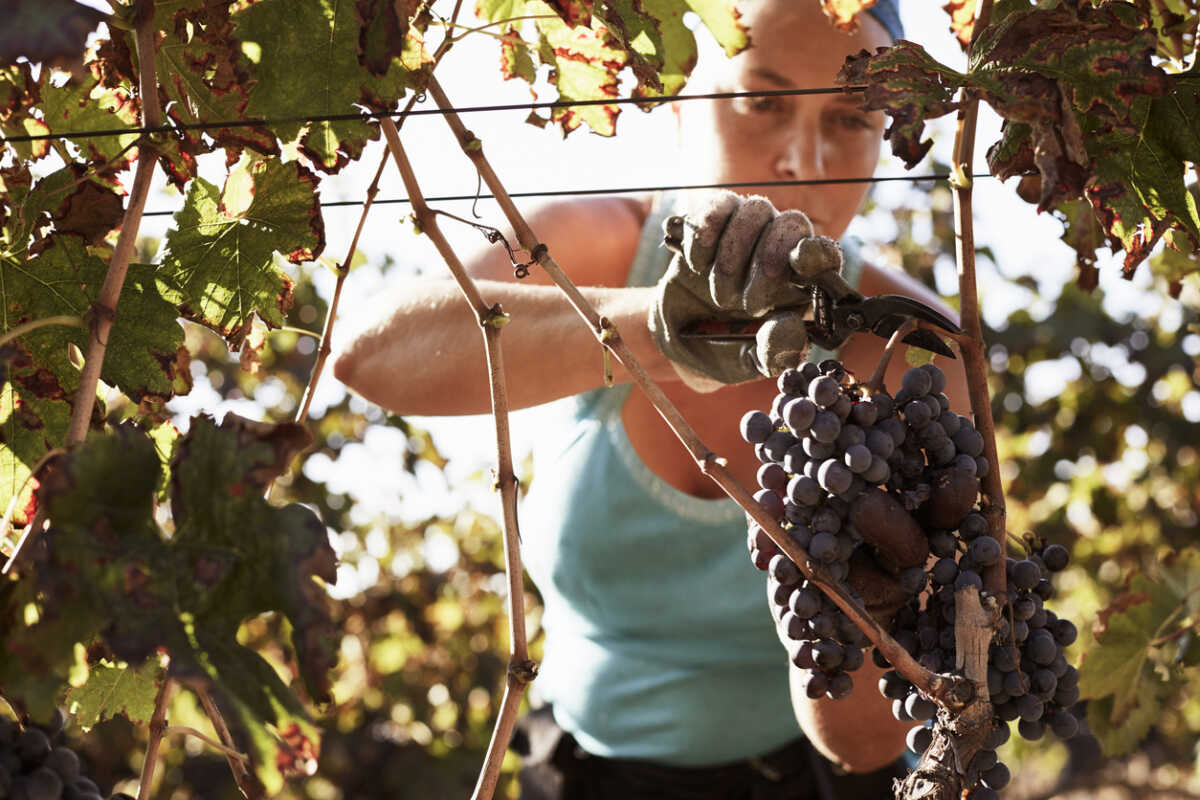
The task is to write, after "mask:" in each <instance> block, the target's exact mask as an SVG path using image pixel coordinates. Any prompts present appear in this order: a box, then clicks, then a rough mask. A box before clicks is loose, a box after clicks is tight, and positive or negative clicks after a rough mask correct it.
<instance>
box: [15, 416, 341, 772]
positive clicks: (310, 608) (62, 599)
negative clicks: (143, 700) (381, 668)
mask: <svg viewBox="0 0 1200 800" xmlns="http://www.w3.org/2000/svg"><path fill="white" fill-rule="evenodd" d="M309 441H310V436H309V434H308V432H307V431H306V430H305V428H304V427H303V426H300V425H296V424H292V423H285V424H281V425H269V424H266V423H258V422H253V421H250V420H246V419H243V418H240V417H237V416H236V415H233V414H230V415H227V416H226V418H225V420H224V421H223V422H222V423H221V424H220V425H219V426H218V425H217V424H216V423H214V422H213V421H212V420H211V419H209V418H208V417H196V418H194V419H193V420H192V422H191V428H190V430H189V431H188V433H187V434H186V435H185V436H183V437H182V438H181V439H179V442H178V444H177V446H176V449H175V455H174V458H173V459H172V465H171V466H172V470H171V472H172V477H171V492H170V494H171V511H172V517H173V522H174V531H173V534H172V535H171V536H169V537H168V536H166V535H164V533H163V532H162V531H161V530H159V527H158V525H157V523H156V522H155V517H154V502H153V501H154V494H155V490H156V484H157V481H158V472H159V455H158V454H157V452H156V448H155V445H154V443H153V442H151V440H150V439H149V438H147V437H146V436H145V435H144V434H142V433H141V432H139V431H137V430H136V429H134V428H131V427H129V426H122V427H118V428H117V429H115V430H114V431H112V432H111V433H106V434H99V433H94V434H93V435H91V436H90V437H89V438H88V441H87V443H86V445H85V446H83V447H81V448H78V449H75V450H73V451H72V452H71V453H70V454H69V455H65V456H61V457H60V458H59V459H58V460H56V462H55V468H54V469H53V470H52V471H50V472H49V473H48V475H47V478H46V480H45V481H44V482H43V484H42V486H41V487H40V488H39V490H38V495H39V500H40V502H41V503H43V504H45V507H46V509H47V514H48V517H49V520H50V523H51V529H50V530H49V531H48V532H47V533H46V534H45V535H44V541H45V546H46V556H45V560H44V562H43V563H42V564H41V565H40V566H39V571H38V579H39V587H40V588H41V590H42V592H43V595H44V597H45V607H44V609H43V614H42V619H41V620H40V621H39V622H38V624H37V625H34V626H33V627H32V628H28V629H26V630H24V631H17V632H16V633H15V634H14V635H13V636H12V637H9V641H8V642H7V644H8V647H7V649H6V651H4V652H7V653H8V654H9V655H8V656H7V657H5V656H4V652H0V679H2V680H3V682H4V683H5V686H6V691H7V690H8V688H9V687H10V686H15V687H16V688H17V689H26V688H28V687H29V685H30V684H29V682H28V681H27V680H26V679H24V678H22V677H21V676H22V675H23V674H24V673H26V672H28V671H29V665H30V663H38V664H41V665H42V666H43V668H45V667H46V666H47V665H51V666H53V665H59V667H58V668H60V669H61V665H62V664H64V663H69V661H70V658H69V653H70V652H71V650H72V649H73V643H71V641H84V642H86V641H89V640H90V638H91V637H93V636H96V635H99V636H101V638H102V639H103V640H104V643H105V644H106V645H107V646H108V648H109V649H110V650H111V651H112V653H113V654H114V655H115V656H116V657H117V658H119V659H121V660H123V661H127V662H129V663H131V664H140V663H142V662H143V661H144V660H145V659H146V658H148V657H149V656H151V655H152V654H153V653H155V652H157V651H158V650H159V649H160V648H161V649H163V650H165V651H166V653H167V655H168V656H169V658H170V667H169V674H170V675H171V676H173V677H175V678H178V679H180V680H181V681H182V682H183V683H185V684H187V683H191V682H200V683H201V684H203V685H206V686H208V687H209V688H210V689H211V691H212V693H213V696H214V699H216V700H217V702H218V704H219V705H220V706H221V707H222V708H223V709H225V711H226V712H227V713H228V717H227V720H228V721H229V722H230V723H231V727H232V729H233V733H234V736H235V739H236V740H237V741H238V746H239V747H243V748H245V749H246V750H247V751H248V752H249V753H250V754H251V757H252V759H253V761H254V766H255V772H256V774H257V776H258V778H259V779H260V780H261V781H262V783H263V784H264V786H266V787H267V789H268V790H269V791H270V792H271V793H274V792H276V791H278V789H279V787H280V785H281V783H282V780H283V777H284V775H285V773H287V772H288V771H289V770H291V769H296V770H300V769H302V768H307V767H308V766H309V765H310V762H311V760H312V759H313V758H314V757H315V753H316V747H317V745H316V741H317V730H316V728H315V727H314V726H313V725H312V723H311V721H309V719H308V717H307V714H306V712H305V710H304V707H303V705H302V704H301V702H300V701H299V699H298V698H297V697H296V696H295V695H294V694H293V693H292V691H291V690H290V689H289V688H288V687H287V686H286V685H285V684H284V683H283V682H282V681H281V680H280V678H279V676H278V674H277V673H276V672H275V669H274V668H273V667H272V666H271V665H270V664H268V663H267V662H266V661H264V660H263V659H262V657H261V656H259V655H258V654H257V653H256V652H254V651H253V650H251V649H248V648H247V647H245V646H243V645H241V644H239V642H238V629H239V626H240V625H241V623H242V622H243V621H245V620H246V619H249V618H251V617H254V616H257V615H259V614H262V613H264V612H267V611H277V612H279V613H280V614H282V615H284V616H285V617H286V618H287V619H288V620H289V621H290V623H291V626H292V646H293V648H294V651H295V660H296V665H297V668H298V671H299V674H300V677H301V678H302V679H303V680H304V682H305V685H306V687H307V691H308V693H309V695H310V696H311V697H313V698H315V699H316V700H317V701H318V702H324V701H326V700H327V699H328V696H329V678H328V671H329V669H330V668H331V667H332V666H333V664H334V663H335V661H336V647H335V641H336V637H335V636H334V629H333V627H332V623H331V622H330V620H329V617H328V614H327V611H326V599H325V594H324V590H323V589H322V588H321V586H320V585H319V584H318V583H317V582H316V581H315V578H321V579H322V580H324V581H327V582H333V581H334V580H336V570H335V559H334V555H333V551H332V549H331V548H330V546H329V541H328V535H327V533H326V531H325V526H324V525H323V524H322V523H321V521H320V520H319V519H318V518H317V517H316V515H315V514H313V513H312V512H311V511H310V510H308V509H307V508H305V507H303V506H300V505H297V504H292V505H288V506H284V507H281V508H280V507H275V506H272V505H270V504H268V503H267V502H266V500H265V499H264V498H263V492H264V489H265V487H266V485H267V484H268V483H269V482H270V481H271V480H272V479H273V478H274V477H275V476H277V475H278V474H280V473H281V472H282V471H283V470H284V469H285V468H286V467H287V466H288V464H289V463H290V461H291V460H292V458H293V457H294V456H295V454H296V453H297V452H299V451H300V450H301V449H303V448H304V447H305V446H306V445H307V444H308V442H309ZM66 621H69V622H70V627H69V628H68V632H69V633H70V636H66V635H62V634H59V635H55V636H52V637H51V636H48V635H47V632H49V631H53V630H54V627H55V626H63V625H65V624H66ZM72 636H73V637H77V638H74V639H73V640H71V637H72ZM69 640H70V641H69ZM33 688H37V687H36V686H34V687H33ZM145 688H148V687H144V686H143V689H145ZM15 694H16V695H17V696H18V697H20V698H22V699H24V698H25V695H26V693H25V692H22V691H17V692H15Z"/></svg>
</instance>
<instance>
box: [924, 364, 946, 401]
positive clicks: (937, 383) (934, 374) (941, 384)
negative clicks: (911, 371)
mask: <svg viewBox="0 0 1200 800" xmlns="http://www.w3.org/2000/svg"><path fill="white" fill-rule="evenodd" d="M918 369H921V370H923V371H924V372H925V373H927V374H928V375H929V378H930V381H929V383H930V386H929V393H930V394H941V393H942V392H944V391H946V373H944V372H942V370H941V368H939V367H938V366H937V365H935V364H922V365H921V366H920V367H919V368H918Z"/></svg>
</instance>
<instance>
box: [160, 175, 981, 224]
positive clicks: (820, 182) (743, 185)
mask: <svg viewBox="0 0 1200 800" xmlns="http://www.w3.org/2000/svg"><path fill="white" fill-rule="evenodd" d="M949 177H950V174H949V173H945V172H940V173H934V174H932V175H885V176H882V177H875V176H872V177H869V178H821V179H813V180H803V181H741V182H738V183H693V184H686V185H680V186H618V187H612V188H607V189H559V190H551V191H542V192H509V195H508V196H509V197H512V198H515V199H519V198H530V197H583V196H588V195H606V194H634V193H638V192H677V191H692V190H699V189H748V188H759V187H770V186H829V185H834V184H842V183H890V182H893V181H913V182H917V181H944V180H947V179H948V178H949ZM971 177H972V178H991V177H993V176H992V175H991V174H990V173H987V172H980V173H977V174H974V175H972V176H971ZM494 198H495V195H493V194H480V195H475V194H455V195H442V196H440V197H426V198H425V200H426V202H429V203H448V202H451V201H455V200H475V199H479V200H492V199H494ZM365 202H366V201H365V200H331V201H329V202H323V203H321V207H322V208H345V207H347V206H361V205H363V204H364V203H365ZM408 202H409V199H408V198H407V197H390V198H385V199H382V200H380V199H376V200H375V201H374V202H373V205H396V204H405V203H408ZM175 213H176V212H175V211H147V212H146V213H144V214H142V216H143V217H166V216H170V215H172V214H175Z"/></svg>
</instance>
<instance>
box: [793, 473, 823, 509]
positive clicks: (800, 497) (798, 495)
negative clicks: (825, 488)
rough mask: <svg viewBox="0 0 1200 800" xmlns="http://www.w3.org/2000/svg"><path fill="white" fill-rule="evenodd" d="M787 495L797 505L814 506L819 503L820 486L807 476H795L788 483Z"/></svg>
mask: <svg viewBox="0 0 1200 800" xmlns="http://www.w3.org/2000/svg"><path fill="white" fill-rule="evenodd" d="M787 495H788V497H789V498H791V500H792V501H793V502H794V503H797V504H799V505H802V506H815V505H816V504H817V503H819V502H821V485H820V484H819V483H817V482H816V481H815V480H813V479H812V478H810V477H808V476H807V475H796V476H794V477H793V478H792V479H791V480H790V481H788V485H787Z"/></svg>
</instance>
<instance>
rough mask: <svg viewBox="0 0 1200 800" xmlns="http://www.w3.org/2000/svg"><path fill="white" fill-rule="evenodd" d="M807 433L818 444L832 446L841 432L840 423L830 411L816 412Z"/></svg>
mask: <svg viewBox="0 0 1200 800" xmlns="http://www.w3.org/2000/svg"><path fill="white" fill-rule="evenodd" d="M809 432H810V435H811V436H812V438H814V439H816V440H817V441H818V442H821V443H822V444H833V442H834V441H836V440H837V437H838V434H839V433H841V432H842V421H841V420H840V419H838V417H837V414H834V413H833V412H832V411H818V412H817V415H816V416H815V417H814V418H813V422H812V426H811V428H810V431H809Z"/></svg>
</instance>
